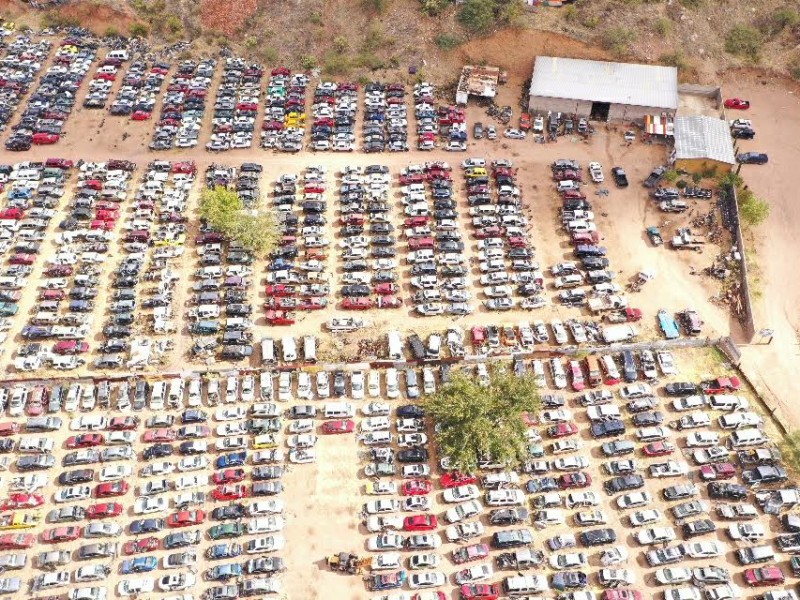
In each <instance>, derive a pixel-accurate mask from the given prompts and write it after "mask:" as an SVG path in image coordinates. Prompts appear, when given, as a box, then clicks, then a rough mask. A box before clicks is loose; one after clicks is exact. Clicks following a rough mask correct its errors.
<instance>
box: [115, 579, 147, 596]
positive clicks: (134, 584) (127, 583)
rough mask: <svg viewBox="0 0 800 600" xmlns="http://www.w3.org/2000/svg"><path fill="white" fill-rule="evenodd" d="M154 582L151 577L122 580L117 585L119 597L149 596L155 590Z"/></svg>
mask: <svg viewBox="0 0 800 600" xmlns="http://www.w3.org/2000/svg"><path fill="white" fill-rule="evenodd" d="M155 587H156V586H155V582H154V581H153V578H152V577H138V578H135V579H123V580H122V581H120V582H119V584H118V585H117V594H118V595H119V596H138V595H139V594H149V593H151V592H152V591H153V590H154V589H155Z"/></svg>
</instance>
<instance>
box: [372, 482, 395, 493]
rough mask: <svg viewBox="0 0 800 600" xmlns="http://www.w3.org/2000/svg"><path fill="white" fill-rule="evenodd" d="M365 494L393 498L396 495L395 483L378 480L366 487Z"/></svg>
mask: <svg viewBox="0 0 800 600" xmlns="http://www.w3.org/2000/svg"><path fill="white" fill-rule="evenodd" d="M366 493H367V494H369V495H371V496H393V495H395V494H397V483H395V482H394V481H386V480H378V481H374V482H372V483H368V484H367V485H366Z"/></svg>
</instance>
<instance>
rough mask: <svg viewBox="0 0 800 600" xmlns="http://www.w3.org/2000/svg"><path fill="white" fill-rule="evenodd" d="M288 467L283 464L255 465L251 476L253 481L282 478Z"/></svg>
mask: <svg viewBox="0 0 800 600" xmlns="http://www.w3.org/2000/svg"><path fill="white" fill-rule="evenodd" d="M285 472H286V469H285V468H284V467H283V466H281V465H266V466H260V467H254V468H253V471H252V473H251V474H250V476H251V477H252V478H253V481H268V480H270V479H280V478H281V477H283V474H284V473H285Z"/></svg>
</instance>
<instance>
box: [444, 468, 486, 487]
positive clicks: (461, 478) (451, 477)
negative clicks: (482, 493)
mask: <svg viewBox="0 0 800 600" xmlns="http://www.w3.org/2000/svg"><path fill="white" fill-rule="evenodd" d="M439 482H440V483H441V484H442V487H443V488H454V487H458V486H460V485H469V484H471V483H477V482H478V478H477V477H475V475H469V474H466V473H461V472H459V471H448V472H447V473H445V474H444V475H442V478H441V479H440V480H439Z"/></svg>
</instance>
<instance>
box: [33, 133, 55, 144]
mask: <svg viewBox="0 0 800 600" xmlns="http://www.w3.org/2000/svg"><path fill="white" fill-rule="evenodd" d="M31 141H32V142H33V143H34V144H55V143H56V142H57V141H58V134H57V133H34V134H33V137H32V138H31Z"/></svg>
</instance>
